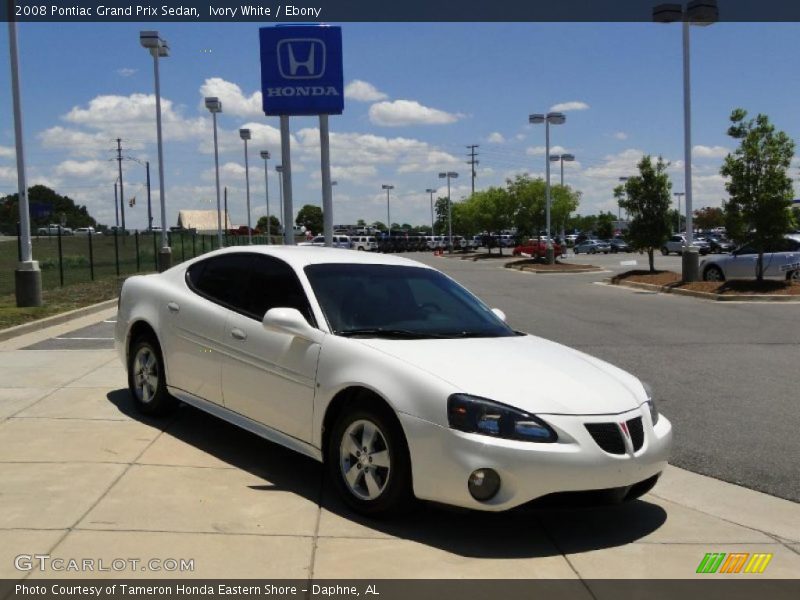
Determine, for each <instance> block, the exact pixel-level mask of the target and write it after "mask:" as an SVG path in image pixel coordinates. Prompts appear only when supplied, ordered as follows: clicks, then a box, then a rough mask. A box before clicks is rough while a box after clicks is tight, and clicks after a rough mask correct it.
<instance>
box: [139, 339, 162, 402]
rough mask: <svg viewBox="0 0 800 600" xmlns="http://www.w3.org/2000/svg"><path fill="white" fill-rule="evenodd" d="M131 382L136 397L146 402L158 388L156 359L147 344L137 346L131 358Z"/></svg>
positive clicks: (153, 395)
mask: <svg viewBox="0 0 800 600" xmlns="http://www.w3.org/2000/svg"><path fill="white" fill-rule="evenodd" d="M133 382H134V387H135V391H136V397H137V398H138V399H139V400H140V401H141V402H143V403H144V404H148V403H149V402H150V401H151V400H152V399H153V398H154V397H155V395H156V390H157V389H158V359H157V358H156V355H155V352H153V350H152V349H151V348H150V347H148V346H142V347H141V348H139V351H138V352H137V353H136V357H135V358H134V359H133Z"/></svg>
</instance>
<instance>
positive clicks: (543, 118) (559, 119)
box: [528, 112, 567, 264]
mask: <svg viewBox="0 0 800 600" xmlns="http://www.w3.org/2000/svg"><path fill="white" fill-rule="evenodd" d="M566 120H567V118H566V117H565V116H564V113H560V112H549V113H547V114H546V115H544V114H541V113H537V114H533V115H530V116H529V117H528V122H529V123H532V124H535V125H538V124H540V123H544V128H545V161H544V162H545V173H546V175H545V195H546V198H547V208H546V221H547V229H546V235H547V242H546V246H545V255H546V257H547V262H548V263H549V264H553V263H554V262H555V255H554V253H553V241H552V239H550V205H551V203H552V200H551V198H550V124H551V123H552V124H553V125H561V124H563V123H564V122H565V121H566Z"/></svg>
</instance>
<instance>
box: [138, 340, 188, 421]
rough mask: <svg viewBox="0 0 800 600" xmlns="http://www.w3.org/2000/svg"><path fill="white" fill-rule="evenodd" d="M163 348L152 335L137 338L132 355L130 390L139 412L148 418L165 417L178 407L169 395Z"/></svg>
mask: <svg viewBox="0 0 800 600" xmlns="http://www.w3.org/2000/svg"><path fill="white" fill-rule="evenodd" d="M164 374H165V371H164V359H163V358H162V356H161V348H160V347H159V345H158V342H157V341H156V340H155V339H153V336H151V335H143V336H139V337H137V338H136V339H135V340H134V341H133V343H132V344H131V349H130V352H129V354H128V389H129V390H130V392H131V396H133V401H134V404H135V405H136V408H137V409H138V410H139V411H140V412H142V413H144V414H146V415H165V414H168V413H169V412H170V411H172V410H173V409H174V408H175V406H176V405H177V401H176V400H175V398H173V397H172V396H170V395H169V392H167V381H166V377H165V375H164Z"/></svg>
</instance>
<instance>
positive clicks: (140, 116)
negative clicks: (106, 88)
mask: <svg viewBox="0 0 800 600" xmlns="http://www.w3.org/2000/svg"><path fill="white" fill-rule="evenodd" d="M155 114H156V99H155V96H154V95H151V94H131V95H130V96H114V95H107V96H96V97H94V98H93V99H92V100H90V101H89V104H88V105H87V106H86V107H80V106H75V107H73V108H72V109H71V110H70V111H69V112H68V113H67V114H66V115H65V116H64V119H65V120H66V121H68V122H70V123H73V124H76V125H83V126H86V127H90V128H92V129H97V130H102V131H104V132H106V135H107V137H108V138H112V139H113V138H116V137H122V138H123V139H126V141H128V142H130V141H131V140H141V139H142V134H143V132H146V135H147V137H148V138H150V137H155V134H156V128H155ZM161 123H162V127H163V133H164V137H165V139H168V140H186V139H191V138H195V137H197V136H199V135H203V134H205V133H206V132H207V131H208V130H209V129H210V127H209V124H208V123H207V122H206V119H203V118H200V117H198V118H193V119H189V118H186V117H184V116H183V115H182V114H181V111H179V110H178V109H176V108H175V107H174V105H173V103H172V101H171V100H169V99H168V98H163V97H162V98H161Z"/></svg>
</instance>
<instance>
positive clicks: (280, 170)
mask: <svg viewBox="0 0 800 600" xmlns="http://www.w3.org/2000/svg"><path fill="white" fill-rule="evenodd" d="M275 172H276V173H277V174H278V190H279V191H280V201H281V203H280V209H281V212H280V215H281V218H280V219H278V230H280V229H283V165H275ZM283 243H284V244H285V243H286V234H285V229H284V242H283Z"/></svg>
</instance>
